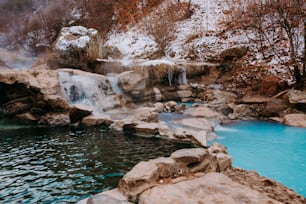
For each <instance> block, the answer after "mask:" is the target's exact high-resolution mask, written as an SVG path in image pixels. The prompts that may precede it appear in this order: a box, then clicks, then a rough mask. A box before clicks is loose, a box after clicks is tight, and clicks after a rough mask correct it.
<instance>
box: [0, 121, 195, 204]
mask: <svg viewBox="0 0 306 204" xmlns="http://www.w3.org/2000/svg"><path fill="white" fill-rule="evenodd" d="M186 147H190V145H187V144H175V143H173V142H170V141H165V140H157V139H147V138H140V137H133V136H131V135H124V134H123V133H118V132H110V131H105V130H103V129H99V128H58V127H57V128H33V127H32V128H21V127H18V126H14V127H11V128H7V127H6V126H2V127H1V126H0V203H48V204H49V203H50V204H51V203H75V202H76V201H79V200H81V199H83V198H86V197H89V196H90V195H93V194H96V193H99V192H102V191H105V190H109V189H112V188H114V187H116V186H117V184H118V180H119V179H120V178H121V177H122V175H123V174H125V173H126V172H127V171H129V170H130V169H131V167H133V166H134V165H135V164H136V163H138V162H139V161H141V160H148V159H151V158H156V157H159V156H169V155H170V153H172V152H173V151H175V150H177V149H180V148H186Z"/></svg>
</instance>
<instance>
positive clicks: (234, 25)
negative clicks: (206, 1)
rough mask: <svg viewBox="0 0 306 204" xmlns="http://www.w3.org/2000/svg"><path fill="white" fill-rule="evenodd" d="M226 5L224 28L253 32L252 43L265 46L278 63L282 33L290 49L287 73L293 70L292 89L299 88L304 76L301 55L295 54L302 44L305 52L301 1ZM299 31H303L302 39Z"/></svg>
mask: <svg viewBox="0 0 306 204" xmlns="http://www.w3.org/2000/svg"><path fill="white" fill-rule="evenodd" d="M228 3H229V7H230V10H231V11H232V12H231V13H230V14H229V15H228V16H227V17H228V18H227V20H226V23H227V29H232V30H235V29H237V30H240V31H241V30H242V31H250V30H251V31H253V32H255V34H256V36H257V37H256V39H255V41H256V42H257V43H258V44H259V45H265V46H269V47H270V48H271V49H272V50H273V51H274V54H275V55H277V56H278V59H279V60H280V61H282V60H281V56H279V53H278V52H277V49H280V48H279V47H277V42H278V40H279V38H280V37H281V36H282V35H283V34H285V35H284V37H285V38H284V39H286V40H287V42H288V45H289V49H290V53H289V56H290V64H289V65H288V68H289V70H290V71H291V69H293V71H291V73H292V75H293V77H294V78H295V81H296V83H295V85H296V88H298V89H302V88H303V87H304V81H305V77H306V71H305V54H304V56H302V55H301V53H299V52H298V51H299V48H300V46H302V45H301V44H302V41H304V53H305V52H306V51H305V49H306V48H305V32H306V30H305V26H303V25H305V24H304V22H305V20H306V8H305V7H306V5H305V0H254V1H242V0H235V1H233V0H229V1H228ZM303 27H304V28H303ZM301 30H304V39H303V36H302V35H301V32H300V31H301ZM302 58H303V60H301V59H302Z"/></svg>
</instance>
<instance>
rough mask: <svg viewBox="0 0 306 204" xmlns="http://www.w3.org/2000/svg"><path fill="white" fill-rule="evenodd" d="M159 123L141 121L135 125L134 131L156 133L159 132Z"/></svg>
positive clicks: (141, 133) (152, 134)
mask: <svg viewBox="0 0 306 204" xmlns="http://www.w3.org/2000/svg"><path fill="white" fill-rule="evenodd" d="M159 127H160V124H159V123H141V124H137V125H136V126H135V132H136V134H137V135H142V136H144V135H151V136H154V135H157V134H159Z"/></svg>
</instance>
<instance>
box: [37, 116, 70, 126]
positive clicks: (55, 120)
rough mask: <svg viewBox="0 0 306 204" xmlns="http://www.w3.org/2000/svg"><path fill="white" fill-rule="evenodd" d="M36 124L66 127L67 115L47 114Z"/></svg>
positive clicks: (68, 121)
mask: <svg viewBox="0 0 306 204" xmlns="http://www.w3.org/2000/svg"><path fill="white" fill-rule="evenodd" d="M38 123H39V124H40V125H50V126H66V125H69V124H70V117H69V113H62V114H58V113H47V114H46V115H43V116H42V117H41V118H40V120H39V122H38Z"/></svg>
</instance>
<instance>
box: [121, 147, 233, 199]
mask: <svg viewBox="0 0 306 204" xmlns="http://www.w3.org/2000/svg"><path fill="white" fill-rule="evenodd" d="M211 152H213V153H210V151H209V149H208V150H207V149H203V148H191V149H181V150H177V151H176V152H173V153H172V154H171V156H170V157H167V158H165V157H161V158H157V159H152V160H149V161H146V162H140V163H138V164H137V165H136V166H134V167H133V169H132V170H131V171H129V172H128V173H127V174H125V175H124V176H123V178H122V179H121V180H120V182H119V191H121V192H122V193H123V194H124V195H125V196H126V197H127V198H128V200H129V201H132V202H135V201H136V200H137V198H138V197H139V195H140V194H141V193H143V192H144V191H146V190H148V189H149V188H152V187H153V186H156V185H158V184H166V183H176V182H179V181H182V179H183V180H184V179H187V177H188V176H191V177H192V176H195V177H196V176H197V173H199V174H200V175H202V174H203V173H208V172H216V171H220V170H221V168H220V166H219V163H220V162H219V158H221V157H219V156H218V155H219V154H225V153H224V151H221V150H220V151H211ZM224 158H225V157H223V158H222V162H221V163H223V164H225V163H226V162H224ZM227 164H228V166H227V167H225V166H222V170H224V169H226V168H229V167H231V157H230V156H228V162H227ZM181 178H182V179H181ZM176 179H177V180H176ZM161 203H163V202H161Z"/></svg>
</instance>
